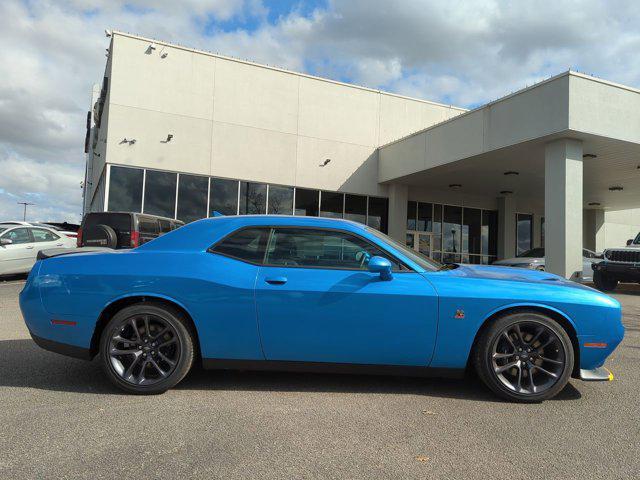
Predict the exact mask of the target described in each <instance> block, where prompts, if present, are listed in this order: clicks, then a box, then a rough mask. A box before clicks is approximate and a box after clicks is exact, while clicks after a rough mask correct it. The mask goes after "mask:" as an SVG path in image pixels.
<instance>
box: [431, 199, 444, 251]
mask: <svg viewBox="0 0 640 480" xmlns="http://www.w3.org/2000/svg"><path fill="white" fill-rule="evenodd" d="M432 248H433V250H434V251H436V252H441V251H442V205H439V204H434V205H433V247H432ZM434 258H436V257H434Z"/></svg>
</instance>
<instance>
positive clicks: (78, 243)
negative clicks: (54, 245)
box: [76, 228, 82, 247]
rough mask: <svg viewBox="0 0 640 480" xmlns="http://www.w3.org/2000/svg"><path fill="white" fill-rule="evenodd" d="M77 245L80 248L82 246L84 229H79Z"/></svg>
mask: <svg viewBox="0 0 640 480" xmlns="http://www.w3.org/2000/svg"><path fill="white" fill-rule="evenodd" d="M76 245H77V246H78V247H81V246H82V228H79V229H78V236H77V237H76Z"/></svg>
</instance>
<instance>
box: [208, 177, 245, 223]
mask: <svg viewBox="0 0 640 480" xmlns="http://www.w3.org/2000/svg"><path fill="white" fill-rule="evenodd" d="M209 195H210V197H209V216H210V217H212V216H213V214H214V212H218V213H221V214H222V215H236V214H237V213H238V181H237V180H227V179H224V178H212V179H211V192H210V194H209Z"/></svg>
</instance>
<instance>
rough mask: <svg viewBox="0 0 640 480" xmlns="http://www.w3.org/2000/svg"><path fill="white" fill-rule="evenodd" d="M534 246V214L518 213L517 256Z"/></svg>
mask: <svg viewBox="0 0 640 480" xmlns="http://www.w3.org/2000/svg"><path fill="white" fill-rule="evenodd" d="M531 248H533V215H530V214H525V213H516V256H518V255H520V254H522V253H524V252H526V251H527V250H531Z"/></svg>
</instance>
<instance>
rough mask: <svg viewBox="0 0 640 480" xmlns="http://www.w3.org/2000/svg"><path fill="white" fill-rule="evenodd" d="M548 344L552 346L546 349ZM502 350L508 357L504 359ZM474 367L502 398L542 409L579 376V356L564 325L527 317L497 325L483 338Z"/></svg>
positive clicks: (534, 315)
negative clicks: (541, 404)
mask: <svg viewBox="0 0 640 480" xmlns="http://www.w3.org/2000/svg"><path fill="white" fill-rule="evenodd" d="M514 332H520V335H518V334H516V333H514ZM538 332H542V333H538ZM505 335H506V336H505ZM536 335H537V337H536ZM534 337H536V338H534ZM519 339H520V340H519ZM529 342H530V343H529ZM547 342H550V343H549V345H543V344H544V343H547ZM512 347H513V355H510V351H511V348H512ZM501 349H504V352H505V353H500V352H501V351H502V350H501ZM518 349H522V350H523V351H519V350H518ZM540 352H542V353H540ZM508 355H510V356H508ZM525 355H526V357H525ZM545 355H546V356H545ZM522 358H526V360H524V361H523V360H521V359H522ZM542 359H545V360H542ZM473 362H474V364H475V369H476V371H477V373H478V376H479V377H480V379H481V380H482V382H483V383H484V384H485V385H486V386H487V387H488V388H489V389H490V390H491V391H493V392H494V393H495V394H496V395H498V396H499V397H501V398H503V399H506V400H509V401H513V402H521V403H538V402H542V401H544V400H548V399H549V398H552V397H554V396H555V395H557V394H558V393H559V392H560V391H562V389H563V388H564V387H565V386H566V384H567V382H568V381H569V378H570V377H571V373H572V372H573V366H574V351H573V345H572V343H571V339H570V338H569V335H568V334H567V332H566V331H565V330H564V328H562V326H561V325H559V324H558V323H557V322H556V321H555V320H553V319H552V318H550V317H548V316H546V315H543V314H541V313H538V312H533V311H531V312H529V311H527V312H518V313H513V314H508V315H505V316H502V317H499V318H497V319H495V320H493V321H492V322H491V323H490V324H489V325H488V327H487V328H486V329H485V330H484V331H483V332H482V333H481V335H480V337H479V338H478V341H477V343H476V345H475V348H474V357H473ZM551 362H554V363H551ZM509 365H512V366H511V367H510V368H508V367H509ZM500 370H502V371H500ZM542 381H544V382H545V383H544V384H542ZM536 383H538V386H537V387H536Z"/></svg>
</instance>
